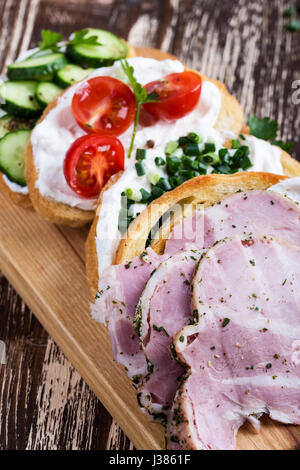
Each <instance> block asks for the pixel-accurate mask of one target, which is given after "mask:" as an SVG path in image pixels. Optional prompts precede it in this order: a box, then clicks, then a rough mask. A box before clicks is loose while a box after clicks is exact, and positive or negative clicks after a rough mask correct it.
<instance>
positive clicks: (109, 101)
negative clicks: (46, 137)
mask: <svg viewBox="0 0 300 470" xmlns="http://www.w3.org/2000/svg"><path fill="white" fill-rule="evenodd" d="M72 112H73V115H74V117H75V119H76V121H77V122H78V124H79V126H80V127H82V129H83V130H85V131H86V132H88V133H93V132H95V133H98V134H105V135H116V136H118V135H120V134H122V133H123V132H125V131H126V129H128V127H129V126H130V124H132V122H133V120H134V117H135V113H136V99H135V96H134V94H133V93H132V91H131V89H130V88H129V87H128V86H127V85H125V83H123V82H121V81H120V80H117V79H116V78H112V77H95V78H91V79H90V80H87V81H86V82H84V83H83V84H82V85H81V86H80V87H79V88H78V90H77V91H76V92H75V94H74V96H73V101H72Z"/></svg>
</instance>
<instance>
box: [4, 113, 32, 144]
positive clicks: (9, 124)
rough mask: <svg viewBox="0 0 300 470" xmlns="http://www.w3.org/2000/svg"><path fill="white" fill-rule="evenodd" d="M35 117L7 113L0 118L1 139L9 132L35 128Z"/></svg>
mask: <svg viewBox="0 0 300 470" xmlns="http://www.w3.org/2000/svg"><path fill="white" fill-rule="evenodd" d="M34 125H35V120H34V119H30V120H29V119H22V118H17V117H16V116H11V115H10V114H5V116H2V117H1V118H0V139H1V138H2V137H4V136H5V135H6V134H8V133H9V132H14V131H20V130H23V129H33V127H34Z"/></svg>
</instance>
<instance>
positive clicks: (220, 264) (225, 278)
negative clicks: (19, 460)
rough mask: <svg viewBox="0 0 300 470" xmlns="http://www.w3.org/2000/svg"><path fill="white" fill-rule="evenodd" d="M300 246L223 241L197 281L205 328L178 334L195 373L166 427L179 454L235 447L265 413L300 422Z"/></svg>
mask: <svg viewBox="0 0 300 470" xmlns="http://www.w3.org/2000/svg"><path fill="white" fill-rule="evenodd" d="M299 266H300V248H299V246H298V247H297V246H294V245H291V244H288V243H286V242H283V241H280V240H277V239H270V238H267V237H263V238H260V239H252V240H250V241H249V240H246V241H245V240H242V241H241V240H240V239H238V238H234V239H232V240H226V241H224V242H220V243H218V244H217V245H216V246H215V247H213V248H211V249H210V250H208V251H207V253H206V254H205V255H204V256H203V258H202V260H201V262H200V264H199V267H198V269H197V272H196V274H195V277H194V281H193V307H194V309H197V311H198V313H197V315H198V318H199V324H198V325H194V326H187V327H185V328H183V330H182V331H181V332H179V333H178V334H177V335H176V338H175V339H174V344H175V348H176V352H177V355H178V358H179V359H180V360H181V361H182V362H183V363H184V364H186V366H187V367H188V369H189V372H188V374H187V376H186V377H185V378H184V379H183V381H182V383H181V385H180V387H179V389H178V391H177V394H176V397H175V400H174V404H173V409H172V413H171V419H170V420H169V426H168V440H169V447H172V448H173V449H176V448H185V449H234V448H235V436H236V433H237V431H238V429H239V428H240V426H242V424H243V423H244V422H245V420H250V421H252V422H254V423H257V422H258V420H257V418H258V417H260V415H261V414H262V413H267V414H269V415H270V417H271V418H273V419H275V420H278V421H281V422H283V423H294V424H300V361H299V360H298V361H297V360H296V359H297V358H295V345H297V344H298V343H297V340H298V341H299V339H300V289H299V285H300V269H299Z"/></svg>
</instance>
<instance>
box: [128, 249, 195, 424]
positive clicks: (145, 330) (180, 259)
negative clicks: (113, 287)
mask: <svg viewBox="0 0 300 470" xmlns="http://www.w3.org/2000/svg"><path fill="white" fill-rule="evenodd" d="M201 254H202V251H197V250H192V251H184V252H180V253H178V254H177V255H174V256H172V257H170V258H168V259H167V260H166V261H164V262H163V263H161V264H160V266H159V267H158V268H157V269H156V271H155V273H153V275H152V276H151V278H150V279H149V281H148V283H147V284H146V287H145V289H144V291H143V294H142V296H141V298H140V301H139V304H138V307H137V315H136V325H137V327H138V330H139V333H140V339H141V342H142V345H143V350H144V354H145V356H146V358H147V364H148V370H147V371H145V373H144V375H143V376H142V377H141V383H142V386H141V387H140V388H139V402H140V405H141V406H142V407H143V408H145V409H146V410H147V411H148V412H149V413H150V414H152V415H160V416H161V418H162V419H164V418H165V417H166V416H165V415H167V413H168V411H167V410H168V409H169V408H170V407H171V406H172V403H173V398H174V396H175V393H176V390H177V386H178V380H179V379H180V377H181V376H182V374H183V373H184V371H185V369H184V368H183V367H182V366H181V365H180V364H179V363H178V362H177V361H176V360H175V359H174V357H173V355H172V351H171V349H170V347H171V345H172V340H173V336H174V334H175V333H177V331H179V330H180V329H181V328H182V327H183V326H184V325H187V324H188V323H193V314H192V311H191V296H192V291H191V283H192V280H193V275H194V271H195V268H196V266H197V263H198V261H199V259H200V256H201Z"/></svg>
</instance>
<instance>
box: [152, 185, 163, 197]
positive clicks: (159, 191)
mask: <svg viewBox="0 0 300 470" xmlns="http://www.w3.org/2000/svg"><path fill="white" fill-rule="evenodd" d="M164 193H165V191H164V190H163V189H162V188H159V187H158V186H153V188H152V191H151V196H152V198H153V199H157V198H158V197H160V196H162V195H163V194H164Z"/></svg>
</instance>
